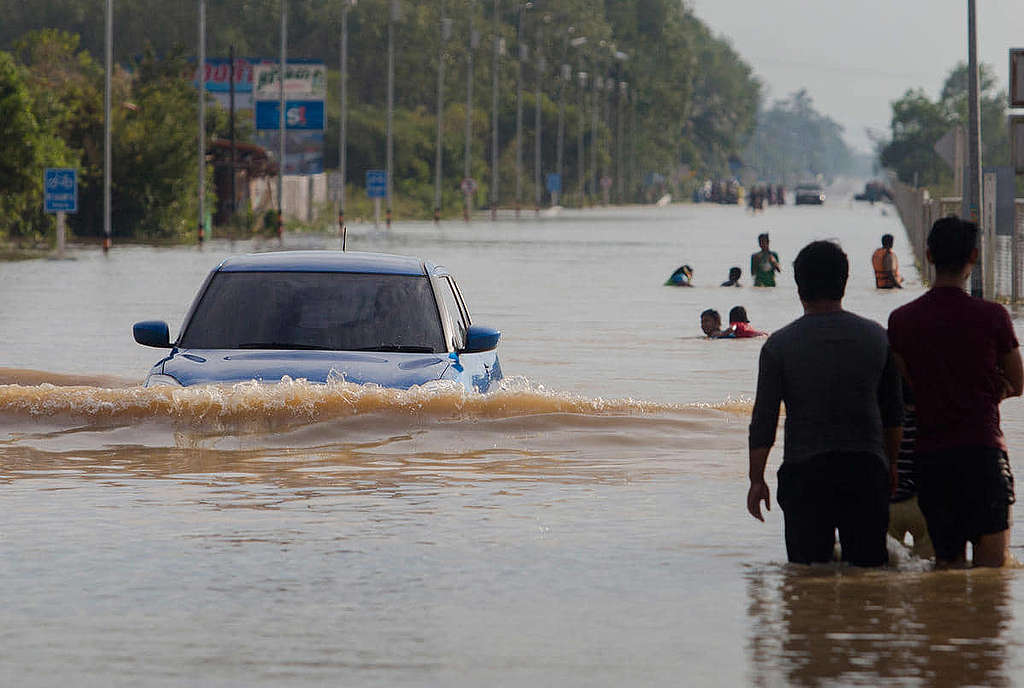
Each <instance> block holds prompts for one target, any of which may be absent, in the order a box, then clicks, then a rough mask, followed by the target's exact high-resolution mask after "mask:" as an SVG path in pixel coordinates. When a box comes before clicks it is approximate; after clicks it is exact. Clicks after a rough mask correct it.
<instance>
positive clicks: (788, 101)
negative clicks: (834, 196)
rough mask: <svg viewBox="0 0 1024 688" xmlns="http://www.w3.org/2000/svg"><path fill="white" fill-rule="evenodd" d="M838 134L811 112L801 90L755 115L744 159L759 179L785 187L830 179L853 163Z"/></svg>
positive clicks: (828, 122) (838, 129) (811, 105)
mask: <svg viewBox="0 0 1024 688" xmlns="http://www.w3.org/2000/svg"><path fill="white" fill-rule="evenodd" d="M842 132H843V128H842V126H840V125H839V124H838V123H837V122H835V121H834V120H833V119H832V118H830V117H827V116H825V115H823V114H821V113H819V112H818V111H817V110H815V109H814V103H813V101H812V100H811V97H810V96H809V95H808V94H807V91H806V90H805V89H801V90H799V91H796V92H794V93H792V94H790V96H789V97H788V98H784V99H782V100H776V101H775V102H774V103H773V104H772V106H771V107H770V108H768V109H766V110H762V111H761V112H760V113H759V114H758V122H757V130H756V131H755V132H754V135H753V136H752V137H751V139H750V142H749V143H748V144H747V150H746V159H747V161H749V164H750V165H751V166H752V167H753V170H754V172H755V173H756V174H757V175H758V176H759V177H760V178H761V179H763V180H766V181H770V182H781V183H783V184H785V185H787V186H793V185H795V184H798V183H800V182H801V181H807V180H813V179H815V178H817V177H818V176H819V175H820V176H822V177H824V178H827V179H832V178H834V177H835V176H836V175H838V174H841V173H843V172H846V171H848V169H849V168H850V166H851V164H852V162H853V157H852V154H851V153H850V150H849V148H847V146H846V143H845V142H844V141H843V136H842Z"/></svg>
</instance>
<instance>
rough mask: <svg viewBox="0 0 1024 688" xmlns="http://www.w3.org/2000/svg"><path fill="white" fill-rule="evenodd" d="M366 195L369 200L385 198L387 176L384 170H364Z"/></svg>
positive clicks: (386, 193)
mask: <svg viewBox="0 0 1024 688" xmlns="http://www.w3.org/2000/svg"><path fill="white" fill-rule="evenodd" d="M366 195H367V196H369V197H370V198H387V195H388V176H387V175H386V174H385V173H384V170H366Z"/></svg>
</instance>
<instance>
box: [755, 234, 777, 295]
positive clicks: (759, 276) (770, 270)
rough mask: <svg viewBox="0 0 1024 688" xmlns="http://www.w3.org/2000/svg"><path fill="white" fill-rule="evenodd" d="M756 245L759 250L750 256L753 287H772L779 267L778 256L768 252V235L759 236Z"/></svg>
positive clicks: (773, 252)
mask: <svg viewBox="0 0 1024 688" xmlns="http://www.w3.org/2000/svg"><path fill="white" fill-rule="evenodd" d="M757 243H758V245H759V246H760V247H761V250H760V251H758V252H757V253H755V254H753V255H751V256H750V274H751V275H753V276H754V286H755V287H774V286H775V273H776V272H782V268H781V267H779V254H778V253H776V252H775V251H770V250H768V234H767V233H765V234H759V235H758V237H757Z"/></svg>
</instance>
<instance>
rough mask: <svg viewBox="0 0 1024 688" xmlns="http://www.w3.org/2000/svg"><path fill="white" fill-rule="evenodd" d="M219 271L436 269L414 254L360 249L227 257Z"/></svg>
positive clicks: (413, 271)
mask: <svg viewBox="0 0 1024 688" xmlns="http://www.w3.org/2000/svg"><path fill="white" fill-rule="evenodd" d="M217 270H218V271H219V272H360V273H372V274H380V275H427V274H433V273H434V272H435V271H437V267H436V266H434V265H433V264H431V263H425V262H424V261H422V260H420V259H419V258H415V257H413V256H398V255H393V254H390V253H363V252H360V251H276V252H272V253H248V254H245V255H241V256H232V257H231V258H227V259H226V260H224V262H222V263H221V264H220V266H219V267H218V268H217Z"/></svg>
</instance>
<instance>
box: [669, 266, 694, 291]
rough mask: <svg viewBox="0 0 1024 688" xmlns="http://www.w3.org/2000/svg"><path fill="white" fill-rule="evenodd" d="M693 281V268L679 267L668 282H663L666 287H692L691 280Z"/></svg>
mask: <svg viewBox="0 0 1024 688" xmlns="http://www.w3.org/2000/svg"><path fill="white" fill-rule="evenodd" d="M692 279H693V268H691V267H690V266H689V265H681V266H679V267H678V268H676V271H675V272H673V273H672V274H671V275H670V276H669V278H668V280H666V281H665V286H666V287H692V286H693V284H692V283H691V280H692Z"/></svg>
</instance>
